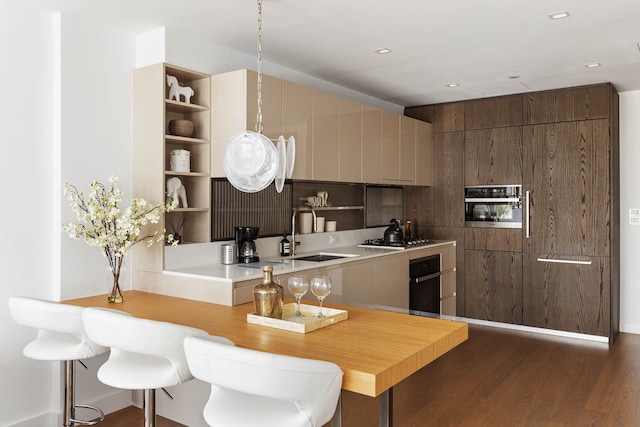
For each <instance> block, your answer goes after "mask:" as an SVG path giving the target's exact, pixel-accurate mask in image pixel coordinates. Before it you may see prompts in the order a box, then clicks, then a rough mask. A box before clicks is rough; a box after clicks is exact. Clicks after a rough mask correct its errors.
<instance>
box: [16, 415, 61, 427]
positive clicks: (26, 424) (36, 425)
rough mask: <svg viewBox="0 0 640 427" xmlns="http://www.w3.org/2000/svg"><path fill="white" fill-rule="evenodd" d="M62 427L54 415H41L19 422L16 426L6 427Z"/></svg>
mask: <svg viewBox="0 0 640 427" xmlns="http://www.w3.org/2000/svg"><path fill="white" fill-rule="evenodd" d="M60 425H62V423H61V422H60V421H59V420H58V416H57V415H56V414H51V413H49V414H43V415H38V416H36V417H33V418H29V419H28V420H24V421H20V422H19V423H16V424H10V425H8V427H45V426H48V427H54V426H55V427H57V426H60Z"/></svg>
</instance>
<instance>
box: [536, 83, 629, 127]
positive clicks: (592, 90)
mask: <svg viewBox="0 0 640 427" xmlns="http://www.w3.org/2000/svg"><path fill="white" fill-rule="evenodd" d="M612 91H613V88H612V86H611V84H608V83H607V84H601V85H593V86H584V87H576V88H568V89H560V90H554V91H545V92H533V93H528V94H526V95H524V96H523V124H538V123H559V122H566V121H578V120H590V119H604V118H609V117H610V112H611V109H612V108H614V107H615V106H614V105H613V102H614V100H616V99H617V96H612V94H611V92H612Z"/></svg>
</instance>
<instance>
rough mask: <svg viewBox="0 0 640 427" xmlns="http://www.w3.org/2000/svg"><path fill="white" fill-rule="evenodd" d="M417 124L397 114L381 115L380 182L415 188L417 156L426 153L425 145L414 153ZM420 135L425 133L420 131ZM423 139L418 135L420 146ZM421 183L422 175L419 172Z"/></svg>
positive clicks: (416, 142) (411, 119)
mask: <svg viewBox="0 0 640 427" xmlns="http://www.w3.org/2000/svg"><path fill="white" fill-rule="evenodd" d="M418 122H419V121H418V120H416V119H413V118H411V117H406V116H400V115H398V114H395V113H392V112H389V111H383V112H382V181H383V182H386V183H397V184H415V183H416V173H417V171H416V168H417V167H418V166H417V163H418V160H417V159H418V157H417V154H418V152H420V154H421V155H424V153H423V151H424V150H425V146H426V149H429V144H425V145H423V146H421V147H420V149H419V150H418V148H417V144H418ZM420 131H421V132H424V131H425V129H424V128H423V127H420ZM423 139H424V136H423V135H421V141H420V142H421V144H422V143H423V142H424V141H423ZM420 174H421V177H420V180H421V181H423V180H425V179H426V178H425V176H424V174H425V172H424V171H421V172H420Z"/></svg>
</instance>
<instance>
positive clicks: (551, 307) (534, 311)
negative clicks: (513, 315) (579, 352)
mask: <svg viewBox="0 0 640 427" xmlns="http://www.w3.org/2000/svg"><path fill="white" fill-rule="evenodd" d="M549 258H554V257H553V256H552V255H545V254H525V255H524V271H525V272H526V274H524V276H523V278H524V284H523V297H524V298H523V301H524V305H523V313H524V314H523V320H524V324H525V325H528V326H536V327H540V328H550V329H557V330H562V331H570V332H576V333H581V334H590V335H600V336H611V334H612V332H611V328H612V327H613V328H615V329H617V325H612V324H611V300H610V289H611V283H610V279H609V278H610V273H611V272H610V265H609V263H610V260H609V258H606V257H562V259H561V261H570V262H571V261H578V262H584V263H590V264H566V263H557V262H544V260H547V259H549ZM540 259H541V260H543V261H540Z"/></svg>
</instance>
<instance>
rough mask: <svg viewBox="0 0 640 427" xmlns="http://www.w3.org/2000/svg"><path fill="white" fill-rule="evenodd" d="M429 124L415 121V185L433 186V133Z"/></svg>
mask: <svg viewBox="0 0 640 427" xmlns="http://www.w3.org/2000/svg"><path fill="white" fill-rule="evenodd" d="M431 129H432V126H431V123H427V122H423V121H421V120H417V121H416V155H415V159H414V162H415V165H416V166H415V168H416V181H415V184H416V185H423V186H424V185H433V137H432V135H433V133H432V132H431Z"/></svg>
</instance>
